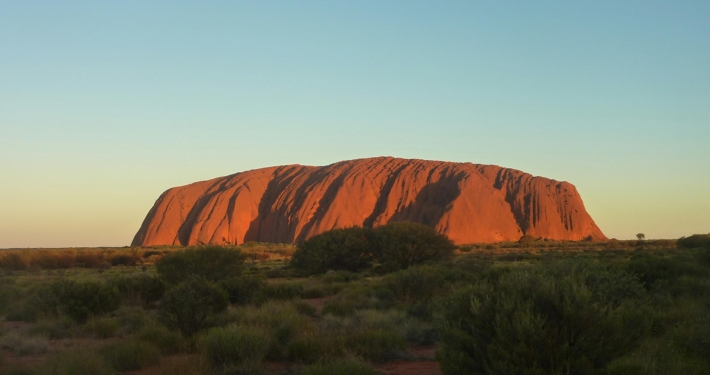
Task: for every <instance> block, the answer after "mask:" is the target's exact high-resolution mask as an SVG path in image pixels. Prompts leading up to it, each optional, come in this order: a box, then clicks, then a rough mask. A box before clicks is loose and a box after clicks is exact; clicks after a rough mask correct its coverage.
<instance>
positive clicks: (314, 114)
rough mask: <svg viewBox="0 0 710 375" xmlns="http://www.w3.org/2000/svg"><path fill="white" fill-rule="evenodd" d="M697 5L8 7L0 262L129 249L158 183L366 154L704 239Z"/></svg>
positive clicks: (704, 84) (706, 182)
mask: <svg viewBox="0 0 710 375" xmlns="http://www.w3.org/2000/svg"><path fill="white" fill-rule="evenodd" d="M708 67H710V2H701V1H673V2H658V1H643V2H641V1H624V2H611V1H603V2H587V3H585V4H573V2H569V1H542V2H525V1H517V2H478V1H451V2H434V1H429V2H423V1H412V2H395V1H361V2H311V1H308V2H306V1H292V2H285V1H284V2H258V1H246V2H241V1H240V2H233V1H210V2H185V1H173V2H167V1H151V2H142V1H121V2H75V1H66V2H56V1H55V2H50V1H4V0H0V176H1V177H0V248H8V247H65V246H123V245H128V244H130V242H131V240H132V238H133V235H134V234H135V232H136V231H137V230H138V228H139V227H140V225H141V222H142V221H143V218H144V217H145V215H146V214H147V213H148V210H149V209H150V208H151V207H152V205H153V203H154V202H155V200H156V199H157V198H158V196H159V195H160V193H162V192H163V191H164V190H166V189H168V188H170V187H173V186H177V185H184V184H187V183H191V182H195V181H198V180H205V179H211V178H214V177H218V176H223V175H227V174H232V173H235V172H240V171H244V170H248V169H255V168H261V167H268V166H273V165H281V164H311V165H325V164H330V163H333V162H337V161H340V160H345V159H353V158H363V157H372V156H396V157H405V158H418V159H434V160H446V161H456V162H473V163H480V164H496V165H501V166H505V167H509V168H515V169H520V170H523V171H525V172H528V173H531V174H533V175H540V176H545V177H548V178H552V179H556V180H564V181H569V182H571V183H572V184H574V185H575V186H576V187H577V189H578V190H579V192H580V194H581V196H582V199H583V200H584V203H585V205H586V207H587V210H588V211H589V213H590V214H591V215H592V217H593V218H594V220H595V221H596V223H597V224H598V225H599V227H600V228H601V229H602V231H603V232H604V233H605V234H606V235H607V236H608V237H615V238H619V239H631V238H635V235H636V233H639V232H643V233H644V234H645V235H646V238H677V237H680V236H683V235H690V234H693V233H707V232H710V197H709V194H708V193H710V173H709V172H708V171H710V144H709V141H710V69H709V68H708Z"/></svg>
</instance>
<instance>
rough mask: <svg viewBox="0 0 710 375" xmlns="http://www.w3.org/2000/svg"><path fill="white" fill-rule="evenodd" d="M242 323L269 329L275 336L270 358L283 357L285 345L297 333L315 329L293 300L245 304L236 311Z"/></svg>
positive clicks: (238, 319)
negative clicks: (254, 304) (252, 304)
mask: <svg viewBox="0 0 710 375" xmlns="http://www.w3.org/2000/svg"><path fill="white" fill-rule="evenodd" d="M235 316H236V317H237V320H236V322H237V323H238V324H240V325H247V326H254V327H260V328H263V329H266V330H268V331H269V332H270V333H271V337H273V338H274V340H273V342H272V346H271V348H270V350H269V354H268V358H270V359H281V358H282V354H283V350H284V348H285V346H286V345H287V344H288V343H289V341H290V340H292V339H293V338H294V337H296V336H297V335H306V334H310V333H312V332H313V331H314V327H313V326H312V325H311V322H310V321H309V319H308V317H306V316H304V315H303V314H301V313H299V311H298V309H297V308H296V307H295V305H294V304H293V303H291V302H277V301H269V302H267V303H264V304H263V305H261V306H245V307H243V308H240V309H237V310H236V311H235Z"/></svg>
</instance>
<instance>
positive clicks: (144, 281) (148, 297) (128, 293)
mask: <svg viewBox="0 0 710 375" xmlns="http://www.w3.org/2000/svg"><path fill="white" fill-rule="evenodd" d="M111 284H112V285H114V286H115V287H116V288H117V289H118V291H119V292H120V293H121V295H122V296H123V298H124V299H126V298H127V299H131V298H136V299H138V300H140V301H141V302H142V303H144V304H150V303H153V302H156V301H158V300H160V299H161V298H162V297H163V294H164V293H165V284H163V282H162V281H161V280H160V279H159V278H157V277H152V276H148V275H137V276H131V277H125V276H124V277H119V278H116V279H113V280H111Z"/></svg>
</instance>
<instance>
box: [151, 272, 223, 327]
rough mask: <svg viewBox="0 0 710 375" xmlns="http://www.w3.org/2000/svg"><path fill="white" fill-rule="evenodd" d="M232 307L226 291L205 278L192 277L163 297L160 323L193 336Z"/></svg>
mask: <svg viewBox="0 0 710 375" xmlns="http://www.w3.org/2000/svg"><path fill="white" fill-rule="evenodd" d="M228 305H229V300H228V296H227V292H225V291H224V290H222V289H221V288H220V287H218V286H217V285H215V284H214V283H211V282H209V281H207V280H205V279H204V278H201V277H197V276H193V277H190V278H189V279H188V280H186V281H184V282H182V283H181V284H180V285H178V286H176V287H175V288H173V289H171V290H169V291H168V292H167V293H165V296H163V300H162V302H161V303H160V310H159V311H158V313H159V315H158V316H159V317H160V320H161V321H162V322H163V324H165V325H166V326H168V327H169V328H172V329H178V330H180V331H181V332H182V333H183V334H184V335H185V336H192V335H194V334H195V333H197V332H199V331H200V330H202V329H204V328H206V327H207V325H208V323H209V320H210V318H212V316H213V315H214V314H216V313H219V312H221V311H224V309H226V308H227V306H228Z"/></svg>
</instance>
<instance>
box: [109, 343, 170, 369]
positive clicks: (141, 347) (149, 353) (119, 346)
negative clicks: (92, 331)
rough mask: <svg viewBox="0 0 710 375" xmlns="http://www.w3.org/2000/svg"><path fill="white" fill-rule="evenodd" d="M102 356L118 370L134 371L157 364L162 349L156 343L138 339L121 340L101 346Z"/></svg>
mask: <svg viewBox="0 0 710 375" xmlns="http://www.w3.org/2000/svg"><path fill="white" fill-rule="evenodd" d="M100 353H101V356H102V357H104V359H105V360H106V362H107V363H108V364H109V365H111V367H113V368H114V369H115V370H116V371H134V370H139V369H142V368H144V367H147V366H151V365H155V364H157V363H158V361H159V360H160V351H159V350H158V348H156V347H155V345H153V344H151V343H147V342H143V341H138V340H126V341H119V342H116V343H114V344H109V345H106V346H104V347H103V348H101V350H100Z"/></svg>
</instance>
